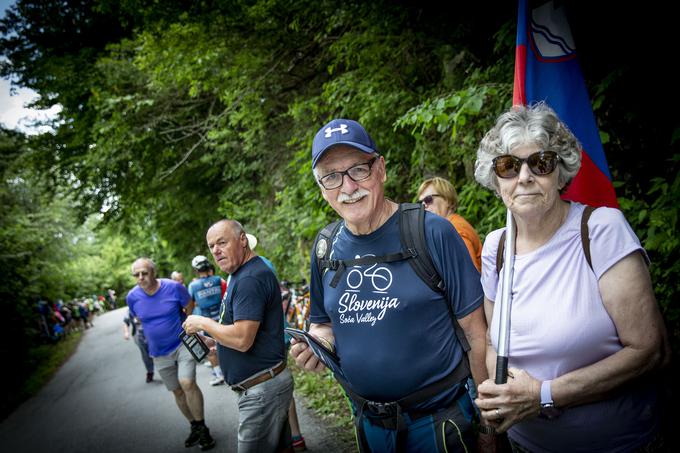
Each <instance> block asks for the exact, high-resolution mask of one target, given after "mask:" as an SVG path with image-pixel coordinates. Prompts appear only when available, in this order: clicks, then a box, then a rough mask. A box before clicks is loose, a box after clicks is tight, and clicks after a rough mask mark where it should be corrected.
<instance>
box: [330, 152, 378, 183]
mask: <svg viewBox="0 0 680 453" xmlns="http://www.w3.org/2000/svg"><path fill="white" fill-rule="evenodd" d="M377 159H378V157H377V156H376V157H374V158H373V159H371V160H369V161H368V162H364V163H363V164H357V165H355V166H353V167H349V168H348V169H347V170H345V171H334V172H333V173H329V174H327V175H326V176H323V177H321V178H319V184H321V185H322V186H323V188H324V189H326V190H331V189H337V188H338V187H340V186H341V185H342V181H343V178H344V176H345V175H347V176H349V179H351V180H352V181H354V182H359V181H363V180H364V179H366V178H368V177H369V176H371V167H372V166H373V164H374V163H375V161H376V160H377Z"/></svg>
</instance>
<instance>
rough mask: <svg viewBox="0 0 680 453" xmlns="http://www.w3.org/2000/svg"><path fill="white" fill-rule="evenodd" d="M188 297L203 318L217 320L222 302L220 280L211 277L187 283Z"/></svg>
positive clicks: (216, 277)
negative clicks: (194, 303)
mask: <svg viewBox="0 0 680 453" xmlns="http://www.w3.org/2000/svg"><path fill="white" fill-rule="evenodd" d="M189 295H190V296H191V298H192V299H193V300H194V302H196V305H197V306H198V308H200V313H201V314H202V315H203V316H207V317H209V318H213V319H217V318H218V316H219V313H220V303H221V302H222V278H221V277H218V276H216V275H213V276H212V277H203V278H198V279H196V280H194V281H192V282H191V283H189Z"/></svg>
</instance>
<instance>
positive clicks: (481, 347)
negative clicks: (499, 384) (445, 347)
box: [458, 305, 489, 385]
mask: <svg viewBox="0 0 680 453" xmlns="http://www.w3.org/2000/svg"><path fill="white" fill-rule="evenodd" d="M458 323H459V324H460V326H461V327H462V328H463V331H464V332H465V338H467V341H468V343H470V351H469V352H468V358H469V359H470V371H472V378H473V379H474V380H475V384H477V385H480V384H481V383H482V382H484V381H485V380H486V379H487V378H488V377H489V375H488V372H487V368H486V363H485V357H486V331H487V327H486V318H485V317H484V306H483V305H480V306H479V307H477V308H476V309H475V310H474V311H473V312H471V313H470V314H468V315H466V316H465V317H463V318H460V319H458Z"/></svg>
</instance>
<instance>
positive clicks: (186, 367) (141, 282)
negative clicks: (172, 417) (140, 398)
mask: <svg viewBox="0 0 680 453" xmlns="http://www.w3.org/2000/svg"><path fill="white" fill-rule="evenodd" d="M132 275H133V277H135V279H137V286H135V287H134V288H132V289H131V290H130V292H128V294H127V298H126V300H127V304H128V307H129V308H130V316H131V317H135V318H137V319H139V320H140V321H141V323H142V327H143V328H144V334H145V336H146V339H147V342H148V344H149V355H151V357H152V358H153V363H154V366H155V368H156V371H157V372H158V374H160V376H161V379H162V380H163V383H164V384H165V387H166V388H167V389H168V390H169V391H171V392H172V393H173V394H174V395H175V402H176V403H177V406H178V407H179V410H180V411H181V412H182V414H183V415H184V416H185V417H186V418H187V420H189V422H190V423H191V433H190V434H189V437H187V439H186V441H185V442H184V445H185V446H186V447H192V446H194V445H196V444H199V445H200V446H201V450H209V449H211V448H213V447H214V446H215V440H214V439H213V438H212V436H211V435H210V430H209V429H208V427H207V426H206V425H205V423H204V420H203V393H202V392H201V389H200V388H199V387H198V385H196V361H195V360H194V358H193V357H192V356H191V354H190V353H189V351H188V350H187V348H185V347H183V346H182V342H181V340H180V338H179V336H180V334H181V333H182V319H183V318H184V316H185V312H184V311H183V310H186V312H187V313H191V310H192V309H193V307H192V304H191V303H190V298H189V293H188V292H187V290H186V288H185V287H184V285H182V284H181V283H178V282H176V281H174V280H170V279H168V278H160V279H159V278H156V265H155V264H154V263H153V261H151V260H150V259H149V258H139V259H137V260H136V261H135V262H134V263H133V264H132Z"/></svg>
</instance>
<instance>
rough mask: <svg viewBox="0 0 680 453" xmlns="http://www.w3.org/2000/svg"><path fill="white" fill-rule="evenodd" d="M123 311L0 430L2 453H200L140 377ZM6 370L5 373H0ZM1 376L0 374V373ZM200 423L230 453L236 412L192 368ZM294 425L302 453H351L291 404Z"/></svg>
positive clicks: (102, 321)
mask: <svg viewBox="0 0 680 453" xmlns="http://www.w3.org/2000/svg"><path fill="white" fill-rule="evenodd" d="M125 310H126V309H118V310H114V311H112V312H107V313H105V314H103V315H101V316H99V317H97V318H96V319H95V321H94V327H93V328H90V329H88V330H86V331H85V333H84V335H83V337H82V340H81V342H80V344H79V346H78V348H77V350H76V352H75V354H74V355H73V356H72V357H71V358H70V359H69V360H68V361H67V362H66V363H65V364H64V365H63V366H62V367H61V369H60V370H59V371H58V372H57V373H56V375H55V376H54V378H53V379H52V380H51V381H50V382H49V383H48V384H47V385H46V386H45V387H44V388H43V389H42V390H41V391H40V392H39V393H38V394H37V395H36V396H34V397H33V398H31V399H30V400H28V401H26V402H25V403H24V404H23V405H21V406H20V407H19V408H18V409H17V410H16V411H15V412H14V413H13V414H11V415H10V416H9V417H8V418H7V419H5V420H4V421H3V422H2V423H0V450H2V451H3V452H30V453H34V452H46V453H47V452H49V453H60V452H64V453H78V452H88V453H109V452H127V453H130V452H166V453H172V452H177V453H188V452H191V451H200V448H199V447H198V446H196V447H192V448H190V449H187V448H185V447H184V439H185V438H186V436H187V435H188V434H189V423H188V422H187V421H186V419H185V418H184V417H183V416H182V415H181V413H180V412H179V409H178V408H177V406H176V405H175V402H174V398H173V396H172V394H171V393H170V392H168V391H167V390H166V389H165V386H164V385H163V383H162V382H161V381H160V378H159V377H158V375H156V376H155V378H154V381H153V382H152V383H148V384H147V383H146V382H145V377H146V371H145V369H144V365H143V364H142V360H141V358H140V355H139V350H138V349H137V346H136V345H135V344H134V342H133V341H132V340H129V341H125V340H124V339H123V329H122V326H123V316H124V314H125ZM6 370H7V368H6ZM5 372H7V371H5ZM197 379H198V384H199V386H200V387H201V390H202V391H203V395H204V398H205V419H206V424H207V425H208V427H209V428H210V431H211V433H212V435H213V437H214V438H215V439H216V440H217V446H216V447H215V448H214V449H213V450H211V451H213V452H235V451H236V444H237V437H236V431H237V427H238V418H237V417H238V409H237V406H236V399H235V395H234V393H233V392H232V391H231V390H229V388H228V387H226V386H224V385H221V386H216V387H211V386H210V385H209V384H208V381H209V380H210V379H211V375H210V370H209V369H208V368H207V367H205V366H203V365H198V366H197ZM296 401H297V407H298V414H299V418H300V425H301V427H302V434H303V435H304V437H305V440H306V443H307V447H308V450H309V451H310V452H324V453H329V452H338V451H340V452H345V451H353V448H352V446H351V445H347V444H346V443H344V444H343V443H341V442H340V441H339V440H337V438H336V436H334V435H333V432H332V430H329V429H327V428H326V427H325V426H324V424H323V422H322V421H321V420H320V419H319V418H317V417H316V416H315V415H314V414H313V413H312V412H311V410H309V409H306V408H305V407H304V401H303V400H302V399H301V398H300V397H299V396H296Z"/></svg>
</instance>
